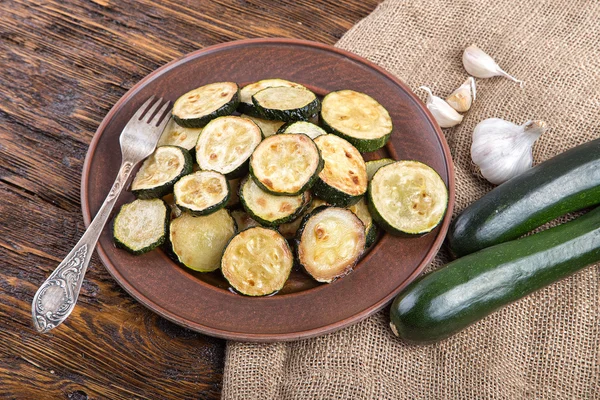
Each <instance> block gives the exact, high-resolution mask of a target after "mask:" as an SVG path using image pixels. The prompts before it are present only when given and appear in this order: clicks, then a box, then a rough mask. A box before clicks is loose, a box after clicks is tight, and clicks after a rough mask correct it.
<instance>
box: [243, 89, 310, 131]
mask: <svg viewBox="0 0 600 400" xmlns="http://www.w3.org/2000/svg"><path fill="white" fill-rule="evenodd" d="M282 86H283V87H295V88H301V89H306V88H305V87H304V86H302V85H301V84H299V83H296V82H290V81H286V80H285V79H277V78H276V79H263V80H260V81H258V82H254V83H250V84H248V85H246V86H244V87H243V88H242V89H241V90H240V104H239V106H238V111H239V112H240V113H241V114H247V115H250V116H252V117H260V112H259V111H258V110H257V109H256V107H255V106H254V103H252V96H254V95H255V94H256V93H257V92H260V91H261V90H263V89H266V88H268V87H282ZM265 136H266V135H265Z"/></svg>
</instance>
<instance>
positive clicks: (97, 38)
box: [0, 0, 379, 399]
mask: <svg viewBox="0 0 600 400" xmlns="http://www.w3.org/2000/svg"><path fill="white" fill-rule="evenodd" d="M378 2H379V1H378V0H367V1H359V0H351V1H347V2H324V1H321V2H319V1H316V0H309V1H306V2H298V4H296V2H291V1H285V2H278V1H256V0H254V1H244V0H238V1H234V0H231V1H191V0H190V1H178V2H175V1H149V0H141V1H134V0H129V1H116V0H88V1H85V0H80V1H77V0H66V1H57V0H38V1H24V0H12V1H3V2H0V20H1V21H2V23H1V24H0V196H1V200H0V258H1V260H2V264H1V266H0V382H1V384H0V398H3V399H4V398H7V399H13V398H15V399H38V398H39V399H42V398H43V399H55V398H56V399H84V398H90V399H102V398H110V399H138V398H140V399H158V398H161V399H185V398H205V399H215V398H219V393H220V385H221V374H222V368H223V357H224V342H223V341H221V340H217V339H213V338H209V337H206V336H203V335H200V334H197V333H194V332H191V331H189V330H186V329H183V328H180V327H178V326H176V325H174V324H172V323H170V322H167V321H166V320H164V319H162V318H160V317H158V316H156V315H155V314H153V313H151V312H150V311H148V310H146V309H145V308H144V307H142V306H141V305H140V304H138V303H137V302H135V301H134V300H133V299H132V298H131V297H130V296H129V295H127V294H126V293H125V292H124V291H123V290H121V289H120V287H119V286H117V285H116V283H115V282H114V281H113V280H112V278H111V277H110V275H109V274H108V273H107V272H106V271H105V269H104V267H103V266H102V265H101V263H100V262H99V261H98V259H97V258H96V257H94V258H93V259H92V264H91V268H90V270H89V271H88V274H87V276H86V281H85V283H84V286H83V288H82V291H81V295H80V299H79V303H78V306H77V307H76V308H75V311H74V312H73V314H72V316H71V317H69V319H68V320H67V322H65V323H64V324H63V325H62V326H61V327H60V328H58V329H56V330H54V331H52V332H51V333H50V334H47V335H44V336H42V335H39V334H37V333H35V331H34V330H33V328H32V325H31V311H30V307H31V300H32V298H33V294H34V293H35V291H36V289H37V287H38V286H39V285H40V284H41V283H42V282H43V281H44V279H45V278H46V277H47V276H48V275H49V274H50V272H51V271H52V270H53V269H54V267H55V266H56V265H57V264H58V262H60V261H61V259H62V258H63V257H64V256H65V255H66V254H67V253H68V251H69V250H70V249H71V246H73V244H74V243H75V242H76V241H77V240H78V238H79V237H80V235H81V234H82V232H83V230H84V228H85V227H84V225H83V220H82V217H81V211H80V200H79V190H80V179H81V169H82V165H83V160H84V158H85V154H86V151H87V146H88V144H89V142H90V140H91V138H92V136H93V135H94V132H95V130H96V128H97V126H98V125H99V123H100V121H101V120H102V118H103V117H104V115H106V113H107V112H108V110H109V109H110V108H111V107H112V105H113V104H114V103H115V102H116V101H117V100H118V99H119V98H120V97H121V96H122V95H123V94H124V93H125V92H126V91H127V90H128V89H129V88H130V87H131V86H132V85H133V84H135V83H136V82H137V81H139V80H140V79H141V78H142V77H144V76H145V75H146V74H148V73H149V72H151V71H153V70H154V69H156V68H157V67H159V66H161V65H164V64H165V63H167V62H169V61H171V60H173V59H176V58H179V57H180V56H182V55H184V54H186V53H188V52H190V51H193V50H196V49H199V48H203V47H205V46H208V45H212V44H216V43H221V42H226V41H230V40H235V39H242V38H252V37H294V38H301V39H309V40H315V41H320V42H323V43H327V44H333V43H335V42H336V41H337V39H338V38H340V37H341V35H342V34H343V33H344V32H345V31H346V30H348V29H349V28H350V27H351V26H352V25H353V24H354V23H356V22H357V21H358V20H360V19H361V18H363V17H364V16H366V15H367V14H368V13H369V12H370V11H371V10H372V9H374V8H375V6H376V5H377V3H378Z"/></svg>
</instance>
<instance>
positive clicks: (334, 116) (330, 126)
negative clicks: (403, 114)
mask: <svg viewBox="0 0 600 400" xmlns="http://www.w3.org/2000/svg"><path fill="white" fill-rule="evenodd" d="M321 125H322V126H323V129H325V130H326V131H327V132H330V133H334V134H336V135H338V136H340V137H343V138H344V139H346V140H347V141H349V142H350V143H352V144H353V145H354V147H356V148H357V149H358V151H360V152H362V153H364V152H369V151H374V150H377V149H379V148H381V147H383V146H385V144H386V143H387V141H388V140H389V139H390V135H391V134H392V128H393V125H392V118H391V117H390V114H389V113H388V111H387V110H386V109H385V108H384V107H383V106H382V105H381V104H379V103H378V102H377V101H376V100H375V99H373V98H372V97H370V96H368V95H366V94H364V93H360V92H355V91H354V90H340V91H337V92H331V93H329V94H328V95H327V96H325V97H324V98H323V104H322V106H321Z"/></svg>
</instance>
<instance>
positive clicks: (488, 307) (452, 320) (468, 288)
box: [390, 207, 600, 343]
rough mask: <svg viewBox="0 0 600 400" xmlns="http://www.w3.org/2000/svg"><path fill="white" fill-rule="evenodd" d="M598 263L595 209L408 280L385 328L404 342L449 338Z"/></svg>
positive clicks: (599, 216) (599, 218) (599, 219)
mask: <svg viewBox="0 0 600 400" xmlns="http://www.w3.org/2000/svg"><path fill="white" fill-rule="evenodd" d="M598 261H600V207H599V208H596V209H594V210H592V211H590V212H589V213H587V214H585V215H583V216H581V217H579V218H577V219H575V220H573V221H571V222H567V223H564V224H562V225H558V226H555V227H553V228H550V229H547V230H545V231H542V232H539V233H536V234H534V235H531V236H527V237H524V238H521V239H516V240H513V241H509V242H505V243H501V244H498V245H495V246H492V247H488V248H486V249H483V250H480V251H478V252H476V253H472V254H469V255H467V256H465V257H462V258H459V259H457V260H455V261H453V262H451V263H450V264H448V265H446V266H445V267H442V268H441V269H438V270H436V271H434V272H432V273H430V274H428V275H425V276H423V277H421V278H420V279H418V280H416V281H414V282H412V283H411V284H409V285H408V286H407V287H406V289H404V290H403V291H402V292H401V293H400V295H398V296H397V297H396V299H395V300H394V302H393V304H392V307H391V311H390V319H391V323H390V326H391V328H392V330H393V331H394V333H395V334H396V335H398V336H400V337H401V338H402V339H404V340H405V341H407V342H412V343H429V342H435V341H438V340H442V339H444V338H446V337H449V336H451V335H453V334H455V333H457V332H459V331H460V330H462V329H463V328H465V327H467V326H468V325H470V324H471V323H473V322H475V321H477V320H479V319H481V318H483V317H485V316H487V315H488V314H490V313H492V312H493V311H495V310H497V309H499V308H501V307H503V306H505V305H507V304H509V303H511V302H513V301H516V300H518V299H520V298H522V297H524V296H526V295H528V294H530V293H532V292H534V291H536V290H538V289H540V288H542V287H544V286H547V285H549V284H552V283H554V282H556V281H558V280H560V279H563V278H564V277H566V276H568V275H571V274H573V273H575V272H577V271H578V270H580V269H582V268H584V267H585V266H587V265H590V264H593V263H596V262H598Z"/></svg>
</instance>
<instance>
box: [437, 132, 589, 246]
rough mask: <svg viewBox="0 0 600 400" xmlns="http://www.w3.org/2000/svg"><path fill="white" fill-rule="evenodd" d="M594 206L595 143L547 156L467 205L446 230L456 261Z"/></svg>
mask: <svg viewBox="0 0 600 400" xmlns="http://www.w3.org/2000/svg"><path fill="white" fill-rule="evenodd" d="M599 203H600V139H596V140H593V141H591V142H587V143H585V144H582V145H579V146H576V147H573V148H571V149H570V150H567V151H565V152H563V153H561V154H558V155H557V156H555V157H552V158H550V159H548V160H546V161H544V162H542V163H540V164H538V165H536V166H535V167H533V168H531V169H530V170H528V171H526V172H524V173H523V174H521V175H519V176H516V177H514V178H513V179H511V180H509V181H508V182H506V183H504V184H502V185H500V186H498V187H496V188H495V189H493V190H492V191H490V192H489V193H487V194H486V195H484V196H483V197H481V198H480V199H479V200H477V201H475V202H474V203H472V204H471V205H469V206H468V207H467V208H466V209H464V210H463V211H462V213H461V214H459V215H458V217H456V219H455V220H454V221H453V222H452V225H451V226H450V229H449V231H448V244H449V247H450V251H451V252H452V253H453V254H454V255H455V256H457V257H460V256H463V255H465V254H469V253H473V252H475V251H477V250H480V249H483V248H486V247H489V246H492V245H495V244H498V243H502V242H506V241H508V240H512V239H516V238H518V237H519V236H521V235H523V234H525V233H527V232H529V231H531V230H533V229H535V228H537V227H539V226H541V225H543V224H545V223H546V222H549V221H551V220H553V219H555V218H557V217H559V216H561V215H564V214H567V213H569V212H572V211H576V210H580V209H583V208H585V207H589V206H593V205H595V204H599Z"/></svg>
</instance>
